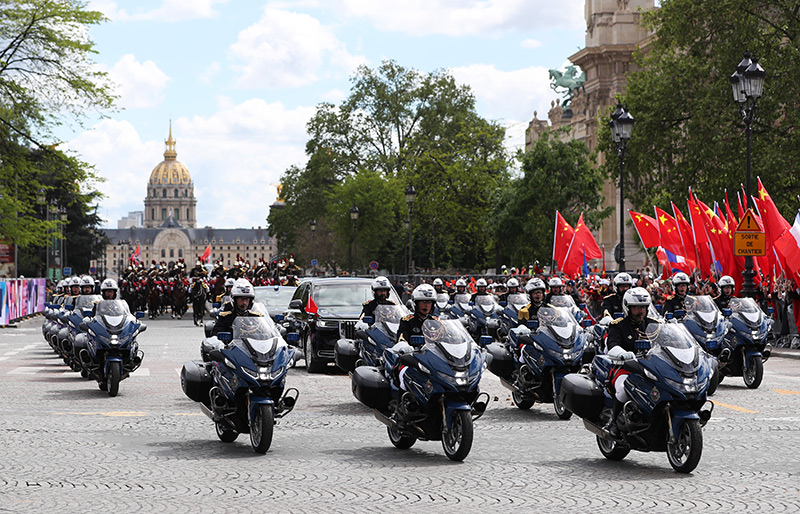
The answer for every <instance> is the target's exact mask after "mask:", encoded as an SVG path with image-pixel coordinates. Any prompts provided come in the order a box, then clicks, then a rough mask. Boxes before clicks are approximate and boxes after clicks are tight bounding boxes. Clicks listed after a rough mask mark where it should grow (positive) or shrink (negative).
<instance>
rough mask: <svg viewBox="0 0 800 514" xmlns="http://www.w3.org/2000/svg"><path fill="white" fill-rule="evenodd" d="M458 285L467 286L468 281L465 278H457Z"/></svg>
mask: <svg viewBox="0 0 800 514" xmlns="http://www.w3.org/2000/svg"><path fill="white" fill-rule="evenodd" d="M456 287H467V281H466V280H464V279H463V278H459V279H458V280H456Z"/></svg>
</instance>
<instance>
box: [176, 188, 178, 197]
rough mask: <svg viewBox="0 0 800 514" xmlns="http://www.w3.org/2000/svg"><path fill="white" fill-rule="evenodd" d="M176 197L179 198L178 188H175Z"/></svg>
mask: <svg viewBox="0 0 800 514" xmlns="http://www.w3.org/2000/svg"><path fill="white" fill-rule="evenodd" d="M175 198H178V190H177V189H176V190H175Z"/></svg>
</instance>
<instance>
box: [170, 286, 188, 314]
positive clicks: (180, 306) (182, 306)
mask: <svg viewBox="0 0 800 514" xmlns="http://www.w3.org/2000/svg"><path fill="white" fill-rule="evenodd" d="M187 309H189V293H187V292H186V286H184V285H183V281H182V280H180V279H178V280H176V281H175V283H174V284H173V286H172V317H173V318H178V319H181V316H183V315H184V314H186V310H187Z"/></svg>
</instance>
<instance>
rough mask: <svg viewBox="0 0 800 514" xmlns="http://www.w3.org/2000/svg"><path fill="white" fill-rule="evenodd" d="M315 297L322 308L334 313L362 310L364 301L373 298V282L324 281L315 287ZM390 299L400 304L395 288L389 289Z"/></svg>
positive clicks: (318, 305) (315, 300)
mask: <svg viewBox="0 0 800 514" xmlns="http://www.w3.org/2000/svg"><path fill="white" fill-rule="evenodd" d="M313 298H314V302H315V303H316V304H317V307H318V308H319V309H320V310H326V311H328V312H332V313H349V312H360V311H361V307H362V305H363V304H364V302H368V301H370V300H372V298H373V294H372V283H371V282H369V281H363V282H346V281H343V282H341V283H334V282H324V283H321V284H317V285H316V286H315V287H314V292H313ZM389 300H390V301H392V302H394V303H395V304H398V305H399V304H400V298H399V297H398V296H397V293H396V292H395V290H394V289H393V288H390V289H389Z"/></svg>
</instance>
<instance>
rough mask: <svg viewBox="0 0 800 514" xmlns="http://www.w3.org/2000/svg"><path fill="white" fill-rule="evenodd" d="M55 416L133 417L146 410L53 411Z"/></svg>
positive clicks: (143, 414)
mask: <svg viewBox="0 0 800 514" xmlns="http://www.w3.org/2000/svg"><path fill="white" fill-rule="evenodd" d="M53 414H54V415H56V416H111V417H135V416H146V415H147V413H146V412H54V413H53Z"/></svg>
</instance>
